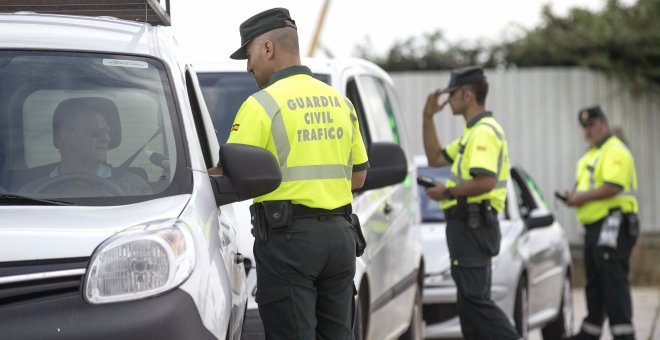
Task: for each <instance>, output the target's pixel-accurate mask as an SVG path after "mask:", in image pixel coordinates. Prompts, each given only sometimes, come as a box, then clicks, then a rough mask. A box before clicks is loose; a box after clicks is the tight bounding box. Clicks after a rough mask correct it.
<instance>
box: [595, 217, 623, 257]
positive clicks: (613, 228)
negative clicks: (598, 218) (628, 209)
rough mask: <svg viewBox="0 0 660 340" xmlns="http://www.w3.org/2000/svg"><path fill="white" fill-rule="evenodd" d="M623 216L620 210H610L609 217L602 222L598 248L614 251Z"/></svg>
mask: <svg viewBox="0 0 660 340" xmlns="http://www.w3.org/2000/svg"><path fill="white" fill-rule="evenodd" d="M622 219H623V216H622V214H621V210H620V209H614V210H610V213H609V215H607V217H605V219H604V220H603V224H602V225H601V226H600V234H599V235H598V246H600V247H610V248H614V249H616V246H617V238H618V237H619V229H620V228H621V222H622Z"/></svg>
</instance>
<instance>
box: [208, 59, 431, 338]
mask: <svg viewBox="0 0 660 340" xmlns="http://www.w3.org/2000/svg"><path fill="white" fill-rule="evenodd" d="M302 64H303V65H306V66H308V67H310V69H311V70H312V72H313V73H314V75H315V77H317V78H318V79H320V80H322V81H324V82H326V83H328V84H330V85H331V86H333V87H335V88H336V89H337V90H339V91H340V92H341V93H342V94H344V95H345V96H347V97H348V98H349V99H350V100H351V101H352V103H353V105H354V106H355V108H356V111H357V113H358V120H359V122H360V128H361V132H362V136H363V138H364V143H365V146H366V147H367V150H368V152H369V163H370V165H371V168H370V169H369V170H368V172H367V180H366V184H365V186H366V188H363V190H360V191H358V192H355V193H354V201H353V211H354V212H355V213H356V214H358V216H359V218H360V221H361V224H362V229H363V233H364V234H365V237H366V239H367V249H366V252H365V253H364V255H362V257H359V258H357V260H356V261H357V263H356V264H357V266H356V267H357V271H356V275H355V279H354V282H355V285H356V287H357V289H358V298H357V311H358V312H357V317H356V320H355V327H354V330H355V336H356V339H373V340H382V339H393V338H397V337H401V338H403V339H421V337H422V328H423V327H422V318H421V308H422V306H421V294H422V282H423V281H422V280H423V277H424V258H423V252H422V243H421V238H420V235H419V229H418V228H415V227H414V226H415V225H416V224H417V223H418V222H419V209H418V201H417V200H418V196H417V188H416V186H415V185H414V182H413V181H412V179H414V178H415V175H414V174H415V165H414V164H413V162H412V158H408V159H407V160H406V157H405V155H404V153H403V150H402V149H401V148H403V149H405V148H406V147H407V143H408V138H409V137H408V136H406V135H405V130H404V129H402V128H401V122H402V121H403V119H404V118H405V117H404V116H403V112H401V111H400V109H399V106H398V103H397V98H396V92H395V90H394V86H393V83H392V80H391V79H390V77H389V75H388V74H387V73H385V71H383V70H382V69H380V68H379V67H377V66H376V65H375V64H372V63H370V62H367V61H364V60H359V59H344V60H327V59H303V61H302ZM195 67H196V69H197V71H198V72H197V73H198V77H199V80H200V85H201V87H202V92H203V93H204V98H205V100H206V103H207V104H208V107H209V111H210V112H211V115H212V116H213V121H214V124H215V127H216V129H217V133H218V139H219V140H220V141H221V142H223V141H226V139H227V136H228V135H229V131H230V130H231V124H232V122H233V120H234V117H235V115H236V112H237V111H238V109H239V107H240V105H241V104H242V103H243V101H244V100H245V99H246V98H247V97H248V96H249V95H251V94H252V93H254V92H256V91H258V88H257V85H256V82H255V80H254V78H253V76H252V75H251V74H249V73H247V72H246V71H245V69H246V66H245V62H244V61H239V62H236V61H233V62H232V61H227V62H224V63H219V64H207V65H195ZM399 146H400V147H399ZM401 170H402V172H400V171H401ZM397 173H399V174H402V175H403V176H402V177H401V178H400V179H399V180H397V181H396V184H393V185H387V186H384V187H383V185H382V184H383V183H384V182H383V181H384V180H386V179H388V178H392V177H393V176H395V174H397ZM396 176H398V175H396ZM404 177H405V180H403V182H401V179H403V178H404ZM390 184H391V182H390ZM249 204H250V202H241V203H238V204H236V211H237V218H238V222H239V235H241V237H242V238H241V246H242V248H241V252H242V253H244V254H245V255H246V257H247V258H249V259H250V260H251V262H252V263H254V257H253V255H252V242H253V240H254V238H253V237H252V235H250V228H251V225H250V220H249V219H250V214H249V212H248V208H247V207H248V205H249ZM248 285H249V287H250V293H251V294H250V300H249V303H248V313H247V321H246V327H245V330H244V338H246V339H263V326H262V325H261V321H260V319H259V313H258V310H257V305H256V303H255V301H254V296H255V289H256V271H255V270H250V271H249V273H248Z"/></svg>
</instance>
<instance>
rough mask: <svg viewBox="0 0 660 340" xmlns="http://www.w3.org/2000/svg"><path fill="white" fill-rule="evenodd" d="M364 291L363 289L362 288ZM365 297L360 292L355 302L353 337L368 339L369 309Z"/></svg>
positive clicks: (362, 339)
mask: <svg viewBox="0 0 660 340" xmlns="http://www.w3.org/2000/svg"><path fill="white" fill-rule="evenodd" d="M361 291H362V290H361ZM363 300H364V298H363V297H362V296H361V295H359V294H358V296H357V301H356V304H355V322H354V323H353V339H355V340H364V339H366V328H367V317H368V315H367V311H368V309H367V308H366V305H365V302H364V301H363Z"/></svg>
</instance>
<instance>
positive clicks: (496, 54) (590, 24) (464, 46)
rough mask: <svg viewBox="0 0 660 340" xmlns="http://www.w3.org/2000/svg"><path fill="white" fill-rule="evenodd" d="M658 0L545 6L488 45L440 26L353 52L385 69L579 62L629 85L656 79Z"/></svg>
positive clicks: (659, 71)
mask: <svg viewBox="0 0 660 340" xmlns="http://www.w3.org/2000/svg"><path fill="white" fill-rule="evenodd" d="M658 18H660V0H638V1H637V2H636V3H635V4H634V5H632V6H629V7H626V6H624V5H621V4H620V3H619V1H617V0H608V2H607V4H606V6H605V8H604V9H603V10H601V11H598V12H590V11H587V10H584V9H578V8H574V9H572V10H571V11H570V12H569V13H568V14H567V15H566V16H565V17H560V16H557V15H555V14H554V13H552V11H551V10H550V7H549V6H548V5H546V6H544V8H543V10H542V13H541V19H542V21H541V24H540V25H539V26H538V27H536V28H533V29H531V30H528V31H522V32H521V34H519V38H516V39H513V40H511V41H505V42H500V43H497V44H493V45H489V44H484V43H481V42H474V43H469V42H458V43H450V42H448V41H447V40H446V39H445V37H444V35H443V34H442V32H441V31H440V30H438V31H436V32H433V33H431V34H424V35H423V36H422V37H417V38H415V37H411V38H408V39H406V40H404V41H399V42H396V43H395V44H394V45H393V46H392V47H391V48H390V49H389V51H388V52H387V53H386V54H385V56H383V57H379V56H377V55H374V54H373V53H371V52H370V46H369V45H367V46H363V47H358V49H357V55H358V56H360V57H363V58H366V59H369V60H372V61H374V62H375V63H376V64H378V65H380V66H381V67H383V68H384V69H385V70H388V71H403V70H446V69H452V68H455V67H460V66H466V65H473V64H480V65H483V66H485V67H495V66H501V67H532V66H582V67H588V68H591V69H595V70H600V71H602V72H605V73H606V74H608V75H611V76H614V77H616V78H618V79H620V80H621V81H622V82H623V83H624V84H626V85H627V86H628V87H629V88H630V89H631V90H642V89H646V88H647V86H646V85H647V83H649V82H650V83H655V84H660V20H658Z"/></svg>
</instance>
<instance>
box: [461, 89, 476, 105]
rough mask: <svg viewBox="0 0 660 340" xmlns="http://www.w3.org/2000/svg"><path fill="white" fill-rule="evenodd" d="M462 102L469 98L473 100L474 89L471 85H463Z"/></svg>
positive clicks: (466, 101)
mask: <svg viewBox="0 0 660 340" xmlns="http://www.w3.org/2000/svg"><path fill="white" fill-rule="evenodd" d="M462 99H463V102H464V103H468V102H469V101H470V100H472V101H475V96H474V89H473V88H472V86H469V85H468V86H463V98H462Z"/></svg>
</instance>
